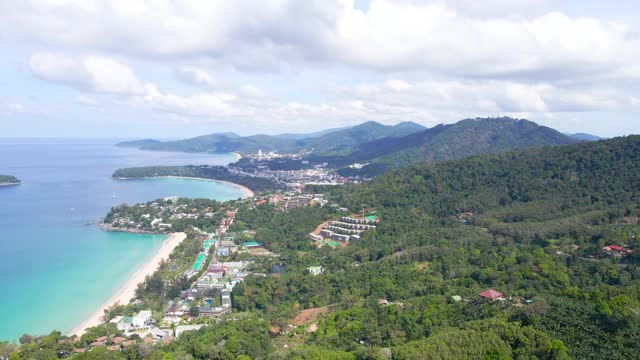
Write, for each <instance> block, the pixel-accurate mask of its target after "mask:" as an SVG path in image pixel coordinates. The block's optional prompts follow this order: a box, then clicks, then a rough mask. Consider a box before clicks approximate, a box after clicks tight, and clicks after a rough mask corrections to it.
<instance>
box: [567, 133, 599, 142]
mask: <svg viewBox="0 0 640 360" xmlns="http://www.w3.org/2000/svg"><path fill="white" fill-rule="evenodd" d="M567 135H568V136H569V137H571V138H574V139H576V140H581V141H598V140H604V139H605V138H602V137H599V136H595V135H591V134H585V133H576V134H567Z"/></svg>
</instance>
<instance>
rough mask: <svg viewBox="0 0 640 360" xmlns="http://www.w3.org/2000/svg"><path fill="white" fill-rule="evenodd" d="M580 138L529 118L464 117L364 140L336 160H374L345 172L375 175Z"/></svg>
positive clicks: (340, 162)
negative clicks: (394, 135) (392, 136)
mask: <svg viewBox="0 0 640 360" xmlns="http://www.w3.org/2000/svg"><path fill="white" fill-rule="evenodd" d="M576 141H577V140H575V139H572V138H570V137H569V136H566V135H564V134H562V133H560V132H558V131H556V130H553V129H551V128H548V127H545V126H540V125H538V124H536V123H534V122H531V121H528V120H517V119H511V118H486V119H480V118H478V119H466V120H462V121H459V122H457V123H455V124H451V125H438V126H436V127H433V128H431V129H427V130H424V131H422V132H419V133H414V134H410V135H407V136H405V137H401V138H396V139H382V140H379V141H374V142H372V143H366V144H362V145H360V146H358V148H357V149H356V150H355V151H353V153H352V154H350V155H345V156H344V158H342V159H334V161H335V162H336V163H338V164H339V165H342V166H344V165H345V163H346V162H348V161H350V160H355V161H358V162H365V161H366V162H369V161H370V162H371V164H369V165H368V166H365V167H364V168H363V169H360V170H353V169H345V170H343V171H342V173H343V174H348V175H353V174H360V175H364V176H374V175H379V174H381V173H384V172H385V171H387V170H389V169H395V168H399V167H402V166H404V165H408V164H411V163H416V162H423V161H426V162H432V161H436V160H450V159H459V158H463V157H467V156H473V155H479V154H486V153H495V152H502V151H508V150H514V149H525V148H530V147H539V146H545V145H562V144H569V143H572V142H576ZM352 162H354V161H352Z"/></svg>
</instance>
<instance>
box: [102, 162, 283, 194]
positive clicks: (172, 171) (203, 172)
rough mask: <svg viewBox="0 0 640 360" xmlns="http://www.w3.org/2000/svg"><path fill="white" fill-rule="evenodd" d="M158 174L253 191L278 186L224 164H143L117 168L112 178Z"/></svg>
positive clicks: (271, 188)
mask: <svg viewBox="0 0 640 360" xmlns="http://www.w3.org/2000/svg"><path fill="white" fill-rule="evenodd" d="M159 176H184V177H192V178H203V179H212V180H221V181H229V182H232V183H235V184H239V185H242V186H246V187H248V188H249V189H251V190H253V191H264V190H273V189H276V188H278V185H276V184H275V183H274V182H273V181H271V180H269V179H263V178H254V177H247V176H239V175H234V174H232V173H230V172H229V170H228V169H227V168H226V167H224V166H208V165H200V166H195V165H187V166H145V167H133V168H124V169H118V170H116V171H115V172H114V173H113V177H114V178H123V179H133V178H144V177H159Z"/></svg>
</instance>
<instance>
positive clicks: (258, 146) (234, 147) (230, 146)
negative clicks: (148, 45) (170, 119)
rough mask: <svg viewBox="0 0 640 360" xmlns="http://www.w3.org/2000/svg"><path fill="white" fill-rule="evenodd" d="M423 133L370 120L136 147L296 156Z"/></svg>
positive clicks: (410, 126)
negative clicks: (334, 126) (321, 129)
mask: <svg viewBox="0 0 640 360" xmlns="http://www.w3.org/2000/svg"><path fill="white" fill-rule="evenodd" d="M420 130H424V127H423V126H421V125H418V124H416V123H411V122H403V123H399V124H397V125H395V126H391V125H382V124H379V123H377V122H373V121H370V122H366V123H363V124H360V125H357V126H353V127H349V128H344V129H336V130H334V131H330V132H321V133H313V134H307V135H304V134H303V135H300V134H298V135H296V136H286V134H285V136H279V135H252V136H245V137H242V136H238V135H236V134H233V133H222V134H210V135H203V136H198V137H195V138H191V139H185V140H177V141H167V142H149V141H148V140H142V141H140V144H139V145H138V146H137V147H139V148H141V149H145V150H163V151H182V152H207V153H222V152H239V153H243V154H250V153H257V152H258V150H262V151H278V152H280V153H294V152H299V151H303V150H305V151H313V152H314V153H327V152H340V151H344V149H350V148H352V147H353V146H356V145H358V144H361V143H365V142H369V141H372V140H376V139H380V138H384V137H401V136H405V135H408V134H411V133H413V132H417V131H420ZM131 143H133V144H134V145H133V146H136V145H135V142H129V143H127V144H131ZM130 146H131V145H130Z"/></svg>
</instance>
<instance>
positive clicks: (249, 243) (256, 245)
mask: <svg viewBox="0 0 640 360" xmlns="http://www.w3.org/2000/svg"><path fill="white" fill-rule="evenodd" d="M242 246H244V247H245V248H247V249H257V248H260V247H262V244H261V243H259V242H257V241H245V242H244V243H242Z"/></svg>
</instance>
